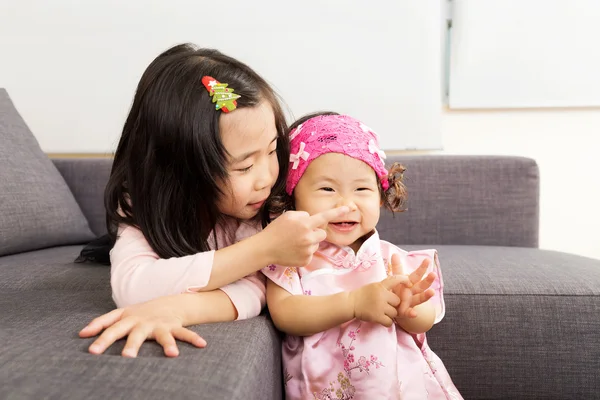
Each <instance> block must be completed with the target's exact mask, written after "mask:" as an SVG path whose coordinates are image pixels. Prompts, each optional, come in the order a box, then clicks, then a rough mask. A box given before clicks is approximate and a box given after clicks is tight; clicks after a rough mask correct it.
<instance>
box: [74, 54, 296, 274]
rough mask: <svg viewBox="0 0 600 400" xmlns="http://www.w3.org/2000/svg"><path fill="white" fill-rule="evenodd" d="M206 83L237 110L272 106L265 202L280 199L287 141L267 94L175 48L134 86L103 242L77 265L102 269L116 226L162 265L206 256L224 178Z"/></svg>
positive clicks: (222, 62)
mask: <svg viewBox="0 0 600 400" xmlns="http://www.w3.org/2000/svg"><path fill="white" fill-rule="evenodd" d="M206 75H208V76H211V77H213V78H215V79H216V80H218V81H220V82H224V83H227V84H229V87H231V88H233V89H234V90H235V93H237V94H239V95H240V96H241V97H240V98H239V99H237V107H238V108H243V107H255V106H258V105H259V104H260V103H261V102H267V103H268V104H270V105H271V107H272V109H273V113H274V115H275V124H276V129H277V132H278V136H277V157H278V160H279V166H280V173H279V176H278V178H277V181H276V183H275V186H274V187H273V190H272V192H271V193H272V195H271V197H273V196H275V195H278V194H279V193H282V192H284V190H285V178H286V175H287V165H288V159H289V141H288V138H287V126H286V122H285V115H284V114H283V111H282V108H281V105H280V103H279V101H278V97H277V95H276V94H275V92H274V91H273V89H272V88H271V87H270V86H269V84H268V83H267V82H266V81H265V80H264V79H263V78H262V77H260V76H259V75H258V74H257V73H256V72H255V71H253V70H252V69H251V68H250V67H248V66H247V65H245V64H244V63H242V62H240V61H238V60H236V59H234V58H231V57H229V56H227V55H225V54H223V53H221V52H219V51H218V50H214V49H202V48H196V47H195V46H193V45H191V44H181V45H177V46H175V47H172V48H170V49H168V50H167V51H165V52H163V53H162V54H160V55H159V56H158V57H157V58H156V59H154V61H152V63H151V64H150V65H149V66H148V68H147V69H146V71H145V72H144V74H143V76H142V78H141V79H140V82H139V84H138V87H137V90H136V93H135V97H134V99H133V104H132V107H131V110H130V112H129V115H128V117H127V120H126V122H125V126H124V127H123V133H122V135H121V139H120V141H119V144H118V147H117V151H116V153H115V156H114V161H113V165H112V171H111V174H110V178H109V181H108V184H107V186H106V190H105V195H104V205H105V208H106V213H107V216H106V220H107V229H108V239H107V238H106V237H105V238H100V239H99V240H97V241H96V242H95V243H91V244H90V245H89V246H88V247H87V248H86V249H84V250H83V251H82V253H81V255H80V257H79V259H78V260H79V261H85V260H92V261H100V262H103V261H104V262H105V263H106V261H107V260H108V250H110V247H112V245H113V244H114V242H115V240H116V235H117V229H118V226H119V225H120V224H125V225H131V226H135V227H137V228H139V229H140V230H141V231H142V233H143V234H144V237H145V238H146V240H147V241H148V243H149V244H150V246H151V247H152V249H153V250H154V251H155V252H156V253H157V254H158V256H159V257H161V258H170V257H180V256H184V255H189V254H195V253H197V252H202V251H207V250H210V249H209V245H208V236H209V234H210V232H211V231H213V229H214V227H215V225H216V224H217V223H218V222H219V218H220V213H219V211H218V209H217V206H216V204H217V200H218V199H219V196H220V195H221V194H222V193H221V189H220V188H219V186H218V182H223V181H226V179H227V177H228V175H227V152H226V150H225V148H224V146H223V143H222V142H221V136H220V133H219V117H220V115H222V111H219V110H215V105H214V103H212V100H211V97H210V95H209V93H208V91H207V90H206V89H205V87H204V85H203V84H202V82H201V80H202V77H203V76H206ZM232 112H235V111H232ZM270 199H271V198H270ZM270 199H269V200H267V202H266V203H265V205H264V206H263V210H262V211H261V213H259V216H258V218H260V219H261V221H262V223H263V226H264V225H265V224H266V223H267V222H268V221H269V212H268V210H269V208H270ZM99 241H100V243H99ZM102 241H103V242H102ZM102 243H104V245H103V244H102ZM106 243H108V245H106ZM99 248H102V249H103V250H102V251H101V250H99ZM86 251H87V252H86ZM90 251H92V252H90Z"/></svg>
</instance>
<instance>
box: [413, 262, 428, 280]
mask: <svg viewBox="0 0 600 400" xmlns="http://www.w3.org/2000/svg"><path fill="white" fill-rule="evenodd" d="M427 267H429V259H428V258H426V259H424V260H423V262H421V265H419V268H417V269H416V270H414V271H413V273H412V274H410V281H411V282H412V283H417V282H419V281H420V280H421V279H423V275H425V272H427Z"/></svg>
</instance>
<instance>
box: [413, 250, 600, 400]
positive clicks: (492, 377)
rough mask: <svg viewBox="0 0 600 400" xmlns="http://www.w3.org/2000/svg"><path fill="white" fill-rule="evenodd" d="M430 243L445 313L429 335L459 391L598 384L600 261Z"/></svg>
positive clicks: (488, 393)
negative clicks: (436, 259)
mask: <svg viewBox="0 0 600 400" xmlns="http://www.w3.org/2000/svg"><path fill="white" fill-rule="evenodd" d="M401 247H402V248H404V249H406V250H415V249H419V248H424V247H429V246H414V245H411V246H401ZM432 247H434V248H437V249H438V252H439V260H440V265H441V271H442V275H443V278H444V285H445V286H444V297H445V300H446V315H445V317H444V319H443V320H442V321H441V322H440V323H439V324H438V325H436V326H434V327H433V329H432V330H431V331H430V333H429V334H428V340H429V344H430V346H431V348H432V350H433V351H434V352H435V353H436V354H437V355H439V356H440V358H441V359H442V361H443V362H444V365H445V366H446V367H447V368H448V371H449V372H450V375H451V377H452V380H453V381H454V383H455V384H456V386H457V388H458V389H459V390H460V391H461V394H462V395H463V396H464V397H465V398H466V399H483V398H485V399H507V398H518V399H564V398H574V399H575V398H576V399H587V398H595V397H596V396H597V395H598V393H600V380H599V379H598V376H597V374H598V366H599V364H598V360H600V317H599V316H600V260H595V259H590V258H586V257H580V256H575V255H571V254H565V253H560V252H555V251H545V250H539V249H532V248H515V247H485V246H432Z"/></svg>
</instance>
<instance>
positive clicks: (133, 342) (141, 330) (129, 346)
mask: <svg viewBox="0 0 600 400" xmlns="http://www.w3.org/2000/svg"><path fill="white" fill-rule="evenodd" d="M151 333H152V328H151V327H150V326H148V325H143V324H138V325H136V326H134V327H133V329H131V331H130V332H129V337H128V338H127V342H126V343H125V347H124V348H123V351H122V352H121V355H122V356H123V357H131V358H135V357H137V354H138V352H139V351H140V347H142V344H144V342H145V341H146V339H148V337H149V336H150V334H151Z"/></svg>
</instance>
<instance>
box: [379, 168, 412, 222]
mask: <svg viewBox="0 0 600 400" xmlns="http://www.w3.org/2000/svg"><path fill="white" fill-rule="evenodd" d="M388 171H389V172H388V182H389V184H390V187H389V188H388V190H386V191H385V192H384V193H383V203H384V205H385V207H386V208H387V209H388V210H390V211H392V212H402V211H406V200H407V197H408V193H407V190H406V186H404V183H403V182H402V180H403V178H404V171H406V168H405V167H404V166H403V165H402V164H400V163H397V162H396V163H394V164H392V166H391V167H390V168H389V170H388Z"/></svg>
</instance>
